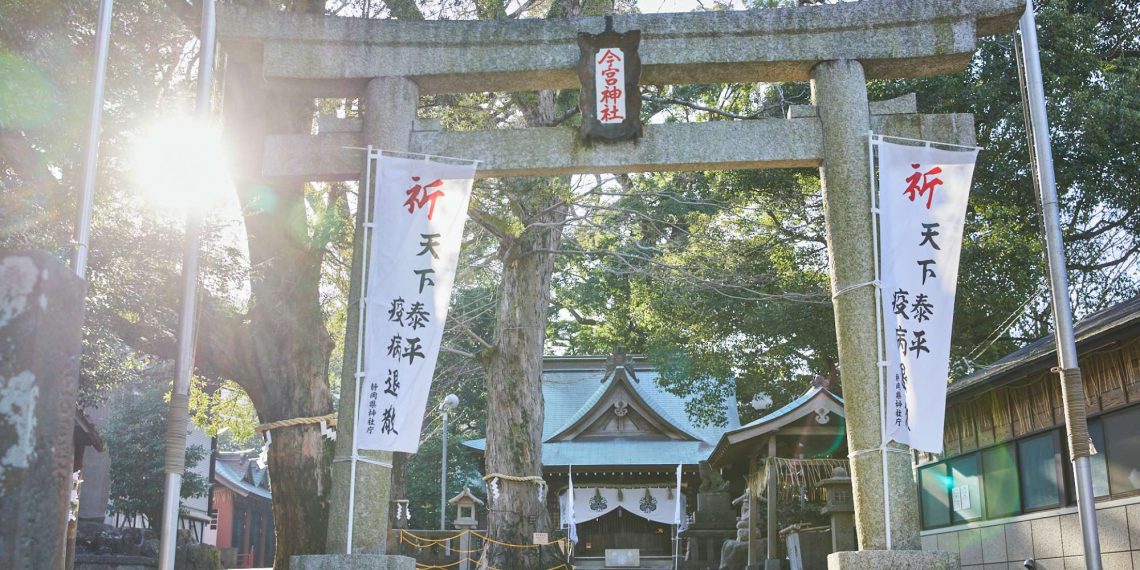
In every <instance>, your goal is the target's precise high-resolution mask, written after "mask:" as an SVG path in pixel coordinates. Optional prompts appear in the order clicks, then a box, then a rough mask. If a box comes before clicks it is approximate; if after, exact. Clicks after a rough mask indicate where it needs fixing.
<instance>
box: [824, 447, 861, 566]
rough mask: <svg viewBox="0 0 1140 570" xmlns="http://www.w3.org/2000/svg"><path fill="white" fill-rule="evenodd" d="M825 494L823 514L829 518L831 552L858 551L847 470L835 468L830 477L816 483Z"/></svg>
mask: <svg viewBox="0 0 1140 570" xmlns="http://www.w3.org/2000/svg"><path fill="white" fill-rule="evenodd" d="M817 485H818V486H819V488H820V489H823V491H824V493H826V494H827V503H826V504H825V505H824V507H823V514H825V515H830V516H831V551H832V552H842V551H848V550H858V542H857V541H856V537H855V497H854V495H853V494H852V492H851V477H850V476H849V475H848V474H847V470H846V469H844V468H842V467H836V468H835V470H834V471H832V472H831V477H830V478H828V479H824V480H822V481H820V482H819V483H817Z"/></svg>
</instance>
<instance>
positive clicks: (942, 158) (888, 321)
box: [875, 142, 978, 453]
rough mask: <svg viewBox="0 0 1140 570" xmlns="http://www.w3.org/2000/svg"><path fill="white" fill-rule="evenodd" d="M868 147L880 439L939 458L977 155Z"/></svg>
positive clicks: (894, 146) (921, 148) (882, 145)
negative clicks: (880, 350) (875, 153)
mask: <svg viewBox="0 0 1140 570" xmlns="http://www.w3.org/2000/svg"><path fill="white" fill-rule="evenodd" d="M875 144H876V145H877V146H878V149H879V180H878V182H879V244H880V251H881V259H880V262H881V263H880V265H881V269H880V274H879V275H880V283H881V286H880V291H881V296H882V311H883V323H884V327H883V331H882V333H883V336H884V342H885V347H886V353H885V355H884V356H885V359H884V360H885V361H886V377H885V380H884V385H883V387H884V389H885V390H886V438H885V440H894V441H897V442H900V443H905V444H908V445H910V446H911V447H914V448H916V449H921V450H923V451H928V452H931V453H941V452H942V427H943V421H944V419H945V414H946V381H947V376H948V371H949V364H950V331H951V328H952V327H953V324H954V295H955V292H956V290H957V286H958V258H959V254H960V253H961V250H962V232H963V225H964V222H965V217H966V201H967V199H968V198H969V195H970V182H971V180H972V178H973V174H974V161H975V160H976V159H977V156H978V151H977V149H969V150H963V151H948V150H940V149H936V148H930V147H926V146H911V145H899V144H892V143H887V142H876V143H875Z"/></svg>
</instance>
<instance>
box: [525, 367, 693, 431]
mask: <svg viewBox="0 0 1140 570" xmlns="http://www.w3.org/2000/svg"><path fill="white" fill-rule="evenodd" d="M623 356H625V357H626V358H628V356H627V355H624V353H622V352H621V351H620V350H619V351H618V352H617V353H615V355H614V356H612V357H611V358H610V361H609V363H607V373H606V376H605V378H604V379H603V380H602V385H601V386H599V387H598V390H597V392H595V393H594V394H593V395H592V396H591V397H590V398H589V399H588V400H586V401H585V402H584V403H583V404H582V407H581V408H580V409H579V410H578V412H577V413H575V414H574V415H573V416H571V417H570V419H569V420H568V421H567V422H566V423H565V424H564V425H563V426H562V427H561V428H560V429H558V430H556V431H555V432H554V434H552V435H550V436H549V437H547V438H545V440H544V441H546V442H557V441H573V440H579V439H587V438H612V437H626V438H651V439H663V440H673V441H699V440H700V438H699V437H697V436H696V435H694V434H692V433H690V432H689V431H688V430H686V429H685V428H683V427H681V426H682V425H683V424H681V422H678V421H676V420H674V419H672V418H669V417H668V416H667V415H666V414H664V413H662V412H661V411H660V410H659V409H658V407H659V406H656V405H655V404H654V402H652V401H650V400H649V399H648V398H646V397H645V395H643V394H642V393H641V390H639V389H638V383H637V382H636V380H635V378H634V377H633V376H632V375H631V374H630V373H629V372H630V371H631V370H632V368H633V366H632V361H629V362H628V363H626V362H624V361H622V360H620V359H621V358H622V357H623ZM618 362H620V364H618Z"/></svg>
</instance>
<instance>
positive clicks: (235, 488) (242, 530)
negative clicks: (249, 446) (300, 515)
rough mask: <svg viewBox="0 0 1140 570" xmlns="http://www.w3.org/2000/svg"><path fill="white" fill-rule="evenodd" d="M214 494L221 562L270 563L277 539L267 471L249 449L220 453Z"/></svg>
mask: <svg viewBox="0 0 1140 570" xmlns="http://www.w3.org/2000/svg"><path fill="white" fill-rule="evenodd" d="M213 494H214V496H213V509H214V511H215V513H216V515H217V516H216V520H217V523H216V527H217V529H216V530H217V546H218V548H219V549H220V550H221V551H222V562H223V563H224V564H225V565H226V566H227V567H229V568H259V567H266V566H272V565H273V553H274V550H275V548H276V541H275V537H274V531H273V505H272V503H271V501H270V494H269V472H268V471H267V470H266V469H263V468H261V467H259V466H258V464H257V459H256V457H255V456H254V455H252V454H251V453H249V452H240V451H239V452H219V453H218V454H217V458H216V459H215V461H214V488H213Z"/></svg>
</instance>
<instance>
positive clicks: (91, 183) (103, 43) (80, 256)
mask: <svg viewBox="0 0 1140 570" xmlns="http://www.w3.org/2000/svg"><path fill="white" fill-rule="evenodd" d="M113 6H114V0H101V1H100V2H99V24H98V26H99V27H98V28H97V30H96V32H95V80H94V82H93V83H94V87H95V88H94V89H93V90H92V94H91V122H90V123H89V124H88V129H87V149H86V155H85V156H84V157H83V195H82V196H81V197H80V201H79V221H78V223H77V224H76V227H75V257H74V259H73V260H72V264H71V268H72V269H74V270H75V274H76V275H78V276H79V278H80V279H86V278H87V242H89V241H90V240H91V209H92V207H93V205H94V203H95V170H96V169H95V167H96V166H97V165H98V163H99V133H100V131H101V129H102V124H103V88H104V86H105V85H106V83H107V52H108V50H109V45H110V43H111V12H112V8H113Z"/></svg>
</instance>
